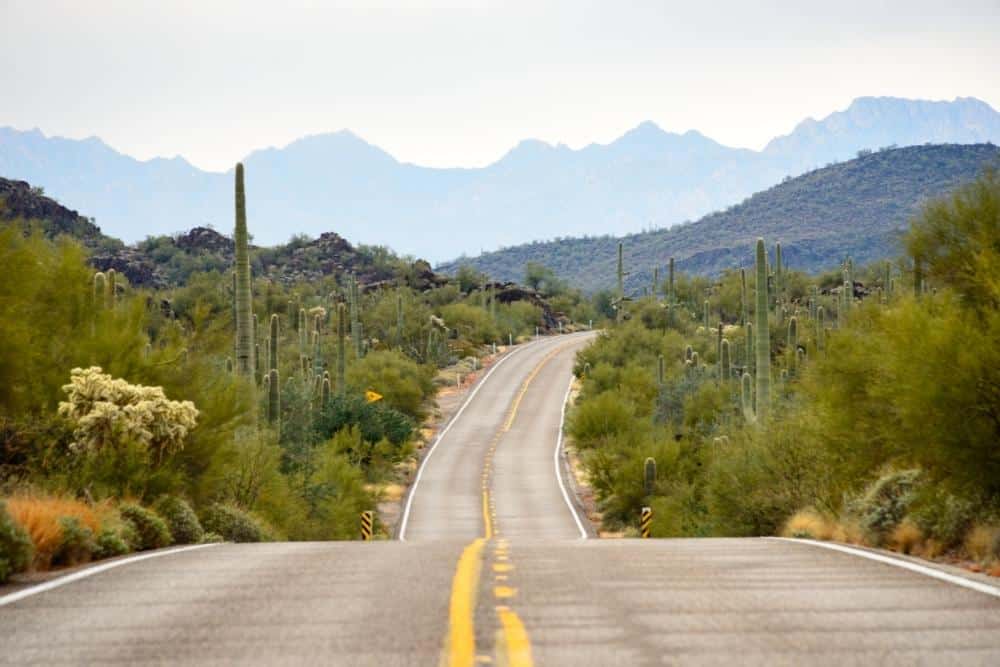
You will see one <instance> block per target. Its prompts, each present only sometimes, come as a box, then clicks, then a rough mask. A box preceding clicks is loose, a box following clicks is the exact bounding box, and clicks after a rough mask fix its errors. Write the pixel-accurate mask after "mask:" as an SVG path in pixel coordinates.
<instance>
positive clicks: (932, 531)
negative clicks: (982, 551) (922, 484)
mask: <svg viewBox="0 0 1000 667" xmlns="http://www.w3.org/2000/svg"><path fill="white" fill-rule="evenodd" d="M977 507H981V505H980V504H978V503H973V502H971V501H969V500H966V499H963V498H958V497H957V496H954V495H952V494H951V493H949V492H947V491H945V490H943V489H941V488H940V487H938V486H930V487H928V488H925V489H922V490H921V492H920V493H919V494H918V495H917V498H916V500H915V501H914V503H913V511H912V512H910V515H909V518H910V519H912V520H913V522H914V523H916V524H917V525H918V526H919V527H920V530H922V531H923V533H924V535H926V536H927V537H930V538H932V539H934V540H936V541H938V542H940V543H941V545H942V546H944V547H945V548H950V547H954V546H958V545H959V544H960V543H961V542H962V538H964V537H965V534H966V532H968V530H969V528H970V527H971V526H972V522H973V520H974V519H975V518H976V510H977Z"/></svg>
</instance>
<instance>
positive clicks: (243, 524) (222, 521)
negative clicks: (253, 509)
mask: <svg viewBox="0 0 1000 667" xmlns="http://www.w3.org/2000/svg"><path fill="white" fill-rule="evenodd" d="M201 525H202V526H203V527H204V529H205V530H206V531H207V532H209V533H216V534H218V535H221V536H222V537H223V538H225V539H226V540H228V541H230V542H266V541H269V540H270V539H271V538H272V536H271V535H270V530H269V528H268V527H267V526H266V525H265V524H264V522H263V521H261V520H260V519H258V518H257V517H255V516H254V515H253V514H251V513H250V512H247V511H244V510H241V509H240V508H238V507H234V506H233V505H223V504H222V503H214V504H212V505H210V506H209V507H208V508H207V509H205V511H204V512H203V513H202V515H201Z"/></svg>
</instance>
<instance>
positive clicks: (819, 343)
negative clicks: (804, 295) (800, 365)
mask: <svg viewBox="0 0 1000 667" xmlns="http://www.w3.org/2000/svg"><path fill="white" fill-rule="evenodd" d="M825 347H826V311H825V310H824V309H823V306H820V307H819V308H817V309H816V349H817V350H822V349H824V348H825Z"/></svg>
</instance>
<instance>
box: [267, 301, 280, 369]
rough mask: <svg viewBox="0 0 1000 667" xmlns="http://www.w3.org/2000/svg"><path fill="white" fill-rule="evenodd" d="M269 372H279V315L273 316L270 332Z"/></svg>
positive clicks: (268, 344)
mask: <svg viewBox="0 0 1000 667" xmlns="http://www.w3.org/2000/svg"><path fill="white" fill-rule="evenodd" d="M267 346H268V350H267V352H268V354H267V361H268V369H267V370H268V371H273V370H277V368H278V316H277V314H275V315H271V326H270V331H268V341H267Z"/></svg>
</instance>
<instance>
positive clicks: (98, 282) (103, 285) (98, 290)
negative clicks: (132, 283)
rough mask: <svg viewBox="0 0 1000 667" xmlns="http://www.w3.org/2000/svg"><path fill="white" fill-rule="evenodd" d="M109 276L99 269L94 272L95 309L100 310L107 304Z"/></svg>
mask: <svg viewBox="0 0 1000 667" xmlns="http://www.w3.org/2000/svg"><path fill="white" fill-rule="evenodd" d="M107 283H108V280H107V276H105V275H104V274H103V273H101V272H100V271H98V272H97V273H95V274H94V309H95V310H100V309H101V308H103V307H104V305H105V304H106V299H105V296H104V293H105V292H106V291H107Z"/></svg>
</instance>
